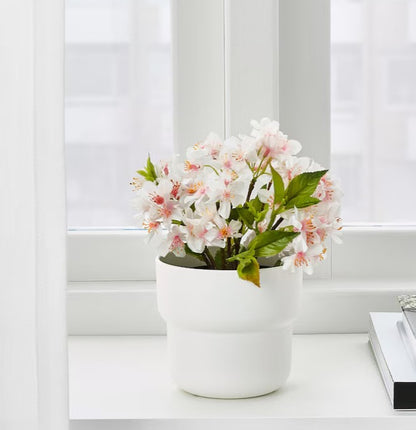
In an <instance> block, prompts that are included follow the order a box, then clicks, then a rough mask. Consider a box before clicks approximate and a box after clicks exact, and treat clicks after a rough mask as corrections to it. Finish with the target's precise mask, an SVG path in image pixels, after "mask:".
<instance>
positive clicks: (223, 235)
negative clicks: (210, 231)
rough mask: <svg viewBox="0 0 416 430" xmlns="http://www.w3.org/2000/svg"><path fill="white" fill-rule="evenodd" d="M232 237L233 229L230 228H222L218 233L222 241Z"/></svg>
mask: <svg viewBox="0 0 416 430" xmlns="http://www.w3.org/2000/svg"><path fill="white" fill-rule="evenodd" d="M231 236H232V231H231V227H230V226H228V225H227V226H225V227H223V228H221V229H220V230H219V232H218V237H219V238H220V239H225V238H227V237H231Z"/></svg>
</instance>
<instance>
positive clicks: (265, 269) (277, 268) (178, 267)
mask: <svg viewBox="0 0 416 430" xmlns="http://www.w3.org/2000/svg"><path fill="white" fill-rule="evenodd" d="M162 258H165V257H161V256H160V255H158V256H157V257H156V261H159V262H160V263H161V264H165V265H166V266H171V267H175V268H177V269H179V270H181V269H183V270H203V271H204V273H206V272H211V273H212V272H221V273H237V270H236V269H232V270H222V269H207V268H204V267H187V266H178V265H176V264H171V263H168V262H166V261H163V260H162ZM272 269H274V270H279V269H280V270H283V271H285V272H287V273H296V271H299V270H300V269H297V270H295V271H294V272H290V271H288V270H284V269H283V267H282V266H275V267H274V266H273V267H260V271H268V270H272Z"/></svg>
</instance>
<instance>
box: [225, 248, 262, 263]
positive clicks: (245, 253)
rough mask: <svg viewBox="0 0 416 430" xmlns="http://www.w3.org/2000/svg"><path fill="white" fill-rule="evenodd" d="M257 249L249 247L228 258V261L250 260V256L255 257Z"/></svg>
mask: <svg viewBox="0 0 416 430" xmlns="http://www.w3.org/2000/svg"><path fill="white" fill-rule="evenodd" d="M254 254H255V250H254V249H249V250H247V251H243V252H240V253H239V254H237V255H234V256H233V257H229V258H227V261H237V260H238V261H242V260H248V259H250V258H254Z"/></svg>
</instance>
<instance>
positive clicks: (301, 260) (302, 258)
mask: <svg viewBox="0 0 416 430" xmlns="http://www.w3.org/2000/svg"><path fill="white" fill-rule="evenodd" d="M295 266H296V267H301V266H309V263H308V260H307V259H306V255H305V253H304V252H303V251H299V252H298V253H296V256H295Z"/></svg>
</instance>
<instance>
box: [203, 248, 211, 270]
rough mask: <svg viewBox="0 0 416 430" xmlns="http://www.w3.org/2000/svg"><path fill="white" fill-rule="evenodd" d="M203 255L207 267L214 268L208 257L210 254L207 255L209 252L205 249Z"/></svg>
mask: <svg viewBox="0 0 416 430" xmlns="http://www.w3.org/2000/svg"><path fill="white" fill-rule="evenodd" d="M201 255H202V258H203V259H204V261H205V264H206V265H207V268H208V269H212V268H213V267H212V265H211V261H210V260H209V258H208V256H207V254H206V253H205V251H204V252H203V253H202V254H201Z"/></svg>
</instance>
